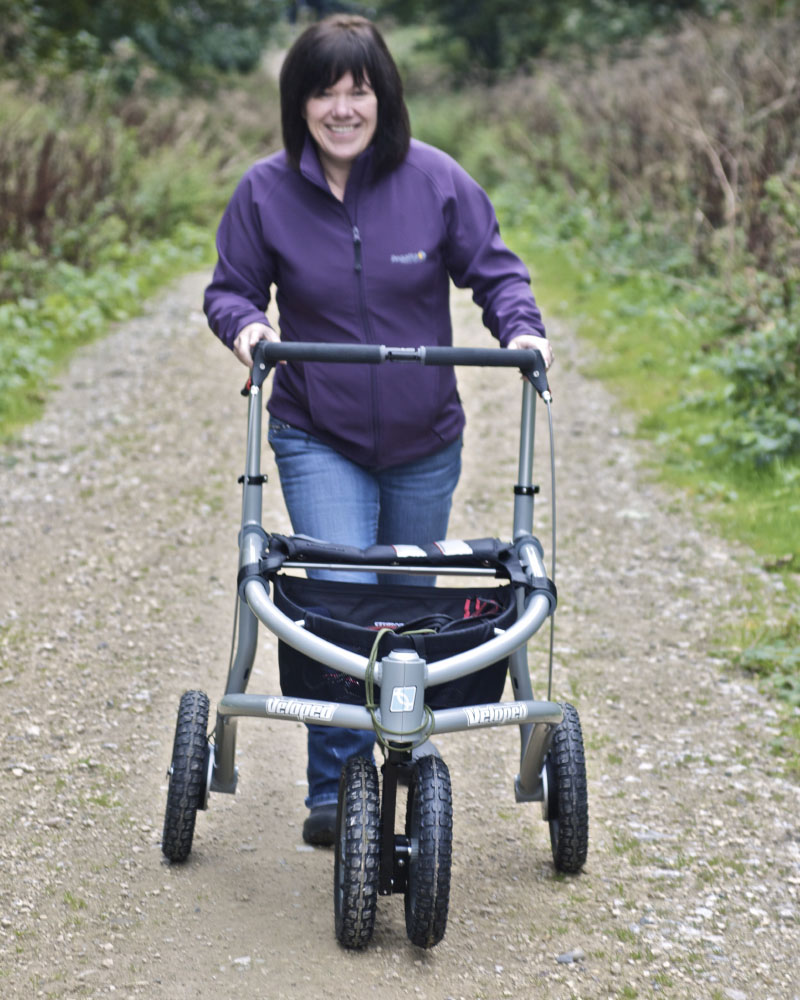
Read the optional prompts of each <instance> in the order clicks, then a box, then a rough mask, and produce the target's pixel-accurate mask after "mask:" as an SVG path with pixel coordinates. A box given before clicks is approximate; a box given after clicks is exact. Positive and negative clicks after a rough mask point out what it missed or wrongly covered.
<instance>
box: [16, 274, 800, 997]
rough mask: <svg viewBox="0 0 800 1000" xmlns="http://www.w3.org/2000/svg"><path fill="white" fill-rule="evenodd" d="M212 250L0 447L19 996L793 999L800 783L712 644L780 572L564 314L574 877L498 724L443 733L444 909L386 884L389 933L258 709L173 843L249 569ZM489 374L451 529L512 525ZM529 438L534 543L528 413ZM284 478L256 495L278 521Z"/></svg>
mask: <svg viewBox="0 0 800 1000" xmlns="http://www.w3.org/2000/svg"><path fill="white" fill-rule="evenodd" d="M202 283H203V278H202V276H195V277H193V278H189V279H186V280H185V281H183V282H182V283H180V284H179V285H178V286H176V287H175V288H173V289H172V290H170V291H169V292H168V293H167V294H166V295H165V296H163V297H162V298H161V299H160V300H159V301H157V302H155V303H153V305H152V306H151V308H150V309H149V310H148V312H147V314H146V315H145V316H143V317H141V318H139V319H137V320H135V321H133V322H130V323H126V324H125V325H123V326H121V327H120V328H119V329H118V330H117V331H116V332H115V333H114V334H113V335H112V336H111V337H110V338H109V339H108V340H106V341H105V342H103V343H100V344H96V345H93V346H92V347H90V348H88V349H86V350H84V351H83V352H81V354H80V355H79V356H78V357H77V358H76V359H75V361H74V363H73V365H72V366H71V368H70V370H69V372H68V374H67V376H66V377H65V378H64V380H63V388H62V389H60V390H59V391H58V392H56V393H54V394H53V396H52V399H51V401H50V405H49V407H48V410H47V413H46V414H45V416H44V418H43V419H42V421H41V422H39V423H38V424H37V425H35V426H34V427H31V428H30V429H29V430H28V431H27V432H26V433H25V434H24V436H23V437H22V439H21V441H20V442H19V443H18V444H16V445H15V446H13V447H12V448H10V449H8V450H7V451H6V453H5V454H4V456H3V459H4V461H3V463H2V465H0V553H2V554H1V555H0V595H1V596H0V690H2V692H3V695H4V697H3V704H4V713H3V714H4V726H3V755H2V759H3V767H2V770H1V771H0V817H1V821H2V830H3V836H2V842H0V871H2V886H1V888H0V992H2V995H3V996H4V997H14V998H23V1000H27V998H33V997H59V998H68V997H105V996H108V995H111V994H113V995H114V996H117V997H124V998H133V997H147V998H152V1000H156V998H158V1000H160V998H164V1000H167V998H170V1000H172V998H174V1000H182V998H195V997H198V998H203V1000H217V998H223V997H225V998H227V997H229V996H231V995H233V994H235V995H236V996H237V997H241V998H270V1000H272V998H283V997H285V998H287V1000H288V998H292V1000H294V998H304V1000H306V998H316V997H331V998H333V997H335V998H342V997H351V996H363V995H368V994H369V993H370V992H372V991H374V992H376V993H377V992H378V991H380V995H381V996H382V997H383V998H386V1000H394V998H400V997H409V996H411V997H420V998H428V1000H446V998H454V1000H456V998H464V1000H477V998H484V1000H495V998H500V997H514V998H517V997H519V998H523V997H524V998H530V997H540V996H547V997H549V998H557V1000H561V998H570V997H581V998H606V997H627V998H632V997H646V996H655V995H658V996H661V997H669V998H672V997H675V998H678V997H681V998H683V997H686V998H692V1000H694V998H709V1000H751V998H756V997H758V998H759V1000H766V998H768V997H772V998H776V1000H777V998H781V1000H797V998H798V997H800V971H798V960H797V956H798V954H800V906H799V904H798V893H799V892H800V819H799V817H800V801H798V800H799V799H800V796H799V795H798V788H797V787H796V786H795V785H794V784H792V783H791V782H790V781H788V780H787V779H786V778H785V777H784V775H783V774H782V771H781V761H780V760H779V759H778V758H776V757H774V756H773V755H772V754H771V752H770V744H771V741H772V739H773V737H774V735H775V728H774V720H775V716H774V712H773V711H772V709H771V708H770V706H769V704H768V703H767V702H766V701H765V700H764V699H763V698H762V697H761V696H760V695H759V694H758V693H757V692H756V691H755V689H754V688H753V687H752V686H751V685H750V684H749V683H748V682H747V680H746V679H744V678H742V677H740V676H737V675H735V674H733V673H731V672H730V671H729V670H727V669H726V664H725V663H724V661H723V660H721V659H719V658H718V657H717V656H715V653H714V650H715V645H714V636H715V634H716V633H717V629H718V628H719V627H720V625H722V624H724V623H726V622H729V621H732V620H734V619H735V616H736V614H737V612H738V610H739V609H740V608H742V607H743V606H746V605H747V604H748V603H749V602H751V601H752V600H755V598H754V597H753V596H752V595H751V594H750V591H749V587H750V586H752V585H757V586H758V587H759V588H763V587H766V588H769V587H770V586H772V585H773V584H772V583H771V582H770V580H768V579H762V577H761V576H760V575H759V573H758V572H757V571H755V570H754V569H753V566H752V563H751V561H750V559H749V557H748V554H747V553H746V552H740V551H737V550H735V549H733V548H732V547H731V546H728V545H726V544H723V543H721V542H720V541H719V540H717V539H715V538H714V537H713V536H711V535H709V534H708V533H704V532H702V531H701V530H699V529H698V528H697V527H696V526H695V525H693V524H692V523H691V521H689V520H688V517H687V515H686V514H685V512H684V511H683V509H682V508H681V505H680V503H679V502H671V501H670V499H669V498H668V497H667V496H665V495H664V493H663V492H661V491H660V490H659V489H658V488H656V487H654V486H652V485H651V484H650V483H649V482H648V481H647V478H646V477H644V476H643V475H642V474H641V472H640V471H639V469H640V467H641V466H640V463H641V457H642V455H643V452H642V450H641V448H640V446H638V445H636V444H635V442H633V441H632V439H631V437H630V435H629V428H628V425H627V423H626V421H625V418H624V417H621V416H620V415H619V414H615V413H614V410H613V407H612V406H611V404H610V402H609V400H608V398H607V397H606V395H605V394H604V392H603V391H602V389H601V388H600V387H599V386H598V385H597V384H595V383H593V382H591V381H589V380H587V379H586V378H585V376H584V375H582V374H581V372H580V370H579V367H580V368H584V367H585V360H584V359H583V358H582V356H581V355H580V353H579V347H578V345H577V343H576V342H575V340H574V338H573V337H572V335H571V334H570V333H569V331H568V330H566V329H563V330H562V329H558V330H556V329H554V330H553V331H552V335H553V337H554V340H555V341H556V355H557V359H558V360H557V368H556V369H555V372H554V389H555V393H556V405H555V419H556V433H557V457H558V467H559V565H558V585H559V598H560V604H559V613H558V629H557V644H556V649H557V654H556V681H555V695H556V697H558V698H560V699H563V700H569V701H572V702H573V703H574V704H575V705H576V706H577V707H578V709H579V710H580V713H581V719H582V722H583V727H584V735H585V741H586V747H587V760H588V768H589V782H590V790H589V794H590V814H591V842H590V854H589V860H588V864H587V866H586V870H585V871H584V873H583V874H582V875H581V876H579V877H576V878H567V879H565V878H556V877H555V876H554V873H553V869H552V865H551V860H550V847H549V841H548V837H547V829H546V826H545V824H544V823H542V822H541V820H540V818H539V809H538V807H537V806H530V805H529V806H519V805H516V804H515V803H514V796H513V778H514V774H515V773H516V769H517V756H518V741H517V738H516V736H515V734H514V732H513V731H512V730H510V729H505V730H486V731H480V732H474V733H470V734H458V735H454V736H449V737H443V738H442V739H441V740H440V748H441V750H442V753H443V755H444V757H445V759H446V760H447V762H448V764H449V766H450V770H451V773H452V776H453V790H454V808H455V837H454V869H453V874H454V879H453V891H452V896H451V908H450V922H449V926H448V931H447V935H446V937H445V940H444V942H443V943H442V944H441V945H440V946H439V947H438V948H436V949H434V950H433V951H431V952H420V951H418V950H416V949H414V948H413V947H412V946H411V945H409V944H408V942H407V940H406V938H405V930H404V923H403V904H402V899H400V898H399V897H398V898H389V899H381V900H380V901H379V907H378V919H377V927H376V933H375V937H374V942H373V945H372V946H371V947H370V948H369V949H368V950H367V951H366V952H364V953H358V954H353V953H348V952H345V951H343V950H342V949H340V948H339V947H338V946H337V944H336V942H335V939H334V935H333V915H332V893H331V882H332V867H333V865H332V855H331V852H330V851H328V850H309V849H307V848H306V847H305V846H304V845H303V843H302V838H301V826H302V821H303V817H304V812H305V810H304V807H303V797H304V794H305V787H304V786H305V781H304V767H305V760H304V731H303V729H302V728H301V727H300V726H299V725H295V724H293V723H266V722H263V721H255V720H253V721H251V722H247V721H245V722H243V723H241V724H240V727H239V749H240V760H239V766H240V771H241V779H240V783H239V791H238V792H237V794H236V796H235V797H229V796H219V795H215V796H212V799H211V804H210V809H209V811H208V812H207V813H204V814H201V815H200V817H199V819H198V826H197V833H196V837H195V847H194V851H193V854H192V856H191V859H190V861H189V862H188V863H187V864H185V865H183V866H174V867H170V866H169V865H167V864H166V863H165V862H164V861H163V860H162V856H161V853H160V848H159V840H160V833H161V824H162V817H163V806H164V790H165V778H164V775H165V770H166V767H167V764H168V759H169V752H170V747H171V741H172V734H173V728H174V722H175V710H176V707H177V701H178V698H179V696H180V694H181V692H182V691H183V690H184V689H185V688H187V687H202V688H204V689H205V690H207V691H208V693H209V694H210V696H211V699H212V710H213V703H214V701H215V699H216V698H218V697H219V696H220V694H221V693H222V686H223V683H224V676H225V671H226V668H227V661H228V653H229V646H230V638H231V625H232V618H233V608H234V595H235V591H234V581H235V573H236V534H237V529H238V518H239V492H238V487H237V485H236V478H237V476H238V475H239V474H240V473H241V471H242V465H243V460H244V414H245V407H246V404H245V401H244V400H242V398H241V397H240V396H239V394H238V389H239V388H240V385H241V382H242V372H243V370H242V369H241V368H240V367H239V366H238V365H236V364H235V363H234V361H233V360H232V358H231V357H230V356H229V355H227V353H226V352H225V351H224V350H223V348H221V347H220V346H219V345H218V344H217V343H216V342H215V341H214V339H213V337H212V336H211V335H210V334H209V333H208V332H207V331H206V329H205V323H204V320H203V319H202V317H201V316H199V314H198V311H197V310H198V303H199V300H200V292H201V288H202ZM456 317H457V326H458V329H459V334H458V340H459V342H461V343H465V344H466V343H471V344H484V343H485V340H484V335H483V333H482V331H481V330H480V329H479V327H478V326H477V315H476V312H475V310H474V308H473V307H472V306H471V304H470V303H469V302H468V301H466V300H464V299H462V298H459V299H458V301H457V305H456ZM579 360H580V362H581V364H580V366H579V364H578V361H579ZM499 377H500V378H503V377H505V379H506V382H505V383H503V384H502V385H500V386H499V387H498V384H497V382H496V381H495V377H494V376H481V375H478V374H477V373H472V375H471V376H468V375H465V376H462V377H461V385H462V396H463V397H464V399H465V401H466V403H467V405H468V408H469V417H470V424H469V433H468V437H467V453H468V455H469V456H471V457H470V459H469V461H468V462H467V465H466V468H465V473H464V476H463V481H462V484H461V486H460V488H459V494H458V499H457V503H456V511H455V514H454V517H453V523H452V531H451V534H452V535H453V536H454V537H457V536H462V537H469V536H476V535H483V534H490V533H497V534H501V535H506V534H507V533H508V530H509V528H510V508H511V496H510V487H511V485H512V484H513V482H514V478H515V447H516V426H517V418H518V410H517V405H518V404H517V400H516V396H515V393H514V392H512V391H509V387H508V386H509V383H508V376H499ZM539 412H540V420H539V430H540V431H543V430H544V419H543V415H542V410H541V409H540V411H539ZM540 437H541V435H540ZM539 458H540V459H541V461H540V463H539V465H538V468H539V477H540V482H541V483H542V486H543V491H542V492H543V498H542V500H541V501H540V504H539V508H538V511H537V526H538V530H539V532H540V535H541V537H542V540H543V541H544V542H545V543H547V542H548V539H549V520H548V516H547V509H546V508H547V505H548V503H547V501H548V498H549V478H548V475H547V466H546V461H545V459H546V447H545V446H544V439H543V438H542V446H541V447H540V448H539ZM265 459H266V461H265V465H266V467H267V471H269V470H270V468H271V462H270V460H269V458H268V456H267V455H266V454H265ZM276 479H277V477H273V483H272V486H271V489H270V491H269V492H268V493H267V494H266V497H267V499H266V501H265V523H266V525H267V527H269V528H270V529H273V530H277V529H281V530H285V529H287V528H288V524H287V522H286V517H285V514H284V512H283V509H282V507H281V504H280V500H279V491H278V488H277V482H276ZM270 498H271V499H270ZM539 511H540V512H541V514H540V513H539ZM546 547H547V548H549V546H547V544H546ZM545 646H546V641H545V639H544V638H542V639H541V640H539V641H537V643H536V644H534V647H533V648H532V651H531V662H532V667H533V669H534V680H535V683H536V682H538V681H539V679H542V680H543V679H544V676H545V655H544V650H545ZM273 653H274V647H273V644H272V643H271V642H270V641H269V637H268V636H264V637H263V638H262V641H261V645H260V651H259V659H258V662H257V665H256V671H255V675H254V678H253V681H252V683H251V690H254V691H258V690H262V691H267V690H270V691H275V690H276V689H277V681H276V668H275V664H274V659H273ZM537 686H538V688H539V690H540V691H541V684H540V683H539V684H537Z"/></svg>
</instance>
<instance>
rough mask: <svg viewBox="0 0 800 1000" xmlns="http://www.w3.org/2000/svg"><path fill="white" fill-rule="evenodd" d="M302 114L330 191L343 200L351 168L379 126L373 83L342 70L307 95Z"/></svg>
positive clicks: (376, 99)
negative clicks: (357, 80) (326, 83)
mask: <svg viewBox="0 0 800 1000" xmlns="http://www.w3.org/2000/svg"><path fill="white" fill-rule="evenodd" d="M303 117H304V118H305V120H306V125H307V126H308V131H309V134H310V135H311V138H312V139H313V140H314V142H315V143H316V145H317V155H318V156H319V159H320V163H321V164H322V169H323V170H324V172H325V177H326V178H327V181H328V184H329V185H330V187H331V191H332V192H333V193H334V194H335V195H336V197H337V198H338V199H339V201H344V189H345V186H346V184H347V178H348V177H349V176H350V167H351V165H352V163H353V161H354V160H355V158H356V157H357V156H359V155H360V154H361V153H363V152H364V151H365V150H366V148H367V146H369V144H370V143H371V142H372V138H373V136H374V135H375V129H376V127H377V125H378V98H377V97H376V96H375V91H374V90H373V89H372V84H371V83H370V82H369V80H368V79H367V78H366V77H364V79H363V80H362V82H361V83H356V82H355V80H354V79H353V74H352V73H345V75H344V76H343V77H342V78H341V79H340V80H337V82H336V83H334V84H331V86H330V87H326V88H325V89H324V90H322V91H321V92H320V93H318V94H314V95H313V96H312V97H309V99H308V101H307V102H306V107H305V111H304V113H303Z"/></svg>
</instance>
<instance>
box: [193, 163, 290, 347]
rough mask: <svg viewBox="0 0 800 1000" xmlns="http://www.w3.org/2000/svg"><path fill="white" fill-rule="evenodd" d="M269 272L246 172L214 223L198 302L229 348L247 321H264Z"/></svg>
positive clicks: (271, 275)
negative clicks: (213, 253)
mask: <svg viewBox="0 0 800 1000" xmlns="http://www.w3.org/2000/svg"><path fill="white" fill-rule="evenodd" d="M274 272H275V267H274V262H273V258H272V254H271V253H270V251H269V248H268V246H267V244H266V241H265V239H264V236H263V233H262V227H261V218H260V215H259V212H258V207H257V205H256V202H255V199H254V196H253V180H252V177H251V175H250V173H248V174H245V176H244V177H243V178H242V180H241V181H240V183H239V185H238V187H237V188H236V190H235V191H234V194H233V197H232V198H231V200H230V202H229V204H228V207H227V208H226V209H225V212H224V214H223V216H222V221H221V222H220V224H219V229H218V230H217V265H216V267H215V268H214V275H213V278H212V280H211V283H210V284H209V286H208V287H207V288H206V292H205V298H204V302H203V308H204V309H205V313H206V316H207V317H208V324H209V326H210V327H211V329H212V330H213V331H214V333H215V334H216V335H217V336H218V337H219V339H220V340H221V341H222V342H223V343H224V344H226V345H227V346H228V347H233V342H234V340H235V339H236V335H237V334H238V333H239V331H240V330H241V329H242V328H243V327H245V326H247V324H248V323H256V322H258V323H266V322H267V319H266V317H265V315H264V313H265V311H266V308H267V306H268V305H269V301H270V286H271V285H272V283H273V281H274V277H275V274H274Z"/></svg>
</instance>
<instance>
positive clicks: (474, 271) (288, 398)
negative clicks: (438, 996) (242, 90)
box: [205, 15, 552, 844]
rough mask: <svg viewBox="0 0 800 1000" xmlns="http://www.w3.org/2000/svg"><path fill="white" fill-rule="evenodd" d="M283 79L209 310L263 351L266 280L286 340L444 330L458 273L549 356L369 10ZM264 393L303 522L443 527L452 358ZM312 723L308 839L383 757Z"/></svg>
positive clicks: (424, 539) (487, 310)
mask: <svg viewBox="0 0 800 1000" xmlns="http://www.w3.org/2000/svg"><path fill="white" fill-rule="evenodd" d="M280 90H281V126H282V131H283V138H284V143H285V149H284V150H283V151H282V152H280V153H276V154H275V155H274V156H270V157H268V158H267V159H265V160H261V161H260V162H259V163H256V164H255V165H254V166H253V167H251V169H250V170H249V171H248V172H247V173H246V174H245V176H244V178H243V179H242V181H241V183H240V184H239V186H238V188H237V189H236V191H235V193H234V196H233V198H232V200H231V202H230V204H229V206H228V208H227V209H226V211H225V214H224V216H223V219H222V222H221V224H220V227H219V233H218V237H217V248H218V251H219V262H218V264H217V267H216V270H215V272H214V278H213V281H212V282H211V284H210V285H209V287H208V289H207V290H206V303H205V304H206V313H207V315H208V318H209V323H210V325H211V327H212V329H213V330H214V331H215V333H216V334H217V335H218V336H219V337H220V338H221V339H222V340H223V341H224V342H225V343H226V344H227V345H228V346H229V347H231V348H232V349H233V351H234V352H235V354H236V356H237V357H238V358H239V359H240V360H241V361H242V362H243V363H245V364H248V365H249V364H252V355H251V351H252V349H253V347H254V345H255V344H256V343H257V342H258V341H259V340H261V339H267V340H273V341H275V340H278V339H279V337H278V333H277V331H276V330H274V329H273V328H272V327H271V326H269V324H268V323H267V321H266V319H265V315H264V313H265V310H266V308H267V305H268V304H269V301H270V295H271V286H272V285H273V284H274V285H275V286H276V289H277V296H276V297H277V305H278V311H279V313H280V339H281V340H284V341H317V342H322V343H368V344H385V345H389V346H392V347H418V346H420V345H421V344H426V345H441V346H449V345H450V344H451V342H452V328H451V322H450V281H451V279H452V280H453V281H454V282H455V283H456V284H457V285H459V286H460V287H470V288H471V289H472V292H473V297H474V299H475V301H476V302H477V303H478V305H479V306H480V307H481V308H482V310H483V319H484V323H485V325H486V326H487V327H488V328H489V330H490V331H491V333H492V334H493V335H494V336H495V337H496V338H497V339H498V340H499V341H500V344H501V345H502V346H503V347H536V348H538V349H539V350H540V351H541V353H542V355H543V357H544V360H545V364H549V363H550V362H551V360H552V353H551V351H550V345H549V343H548V341H547V340H546V339H545V336H544V325H543V323H542V318H541V315H540V313H539V309H538V307H537V305H536V302H535V300H534V297H533V295H532V294H531V289H530V282H529V278H528V272H527V270H526V269H525V266H524V265H523V263H522V261H520V260H519V258H518V257H516V256H515V255H514V254H513V253H511V251H510V250H509V249H508V247H506V245H505V244H504V243H503V241H502V240H501V238H500V233H499V228H498V224H497V218H496V216H495V212H494V209H493V208H492V205H491V203H490V201H489V199H488V197H487V196H486V194H485V192H484V191H483V190H482V189H481V188H480V187H479V186H478V184H476V183H475V181H474V180H473V179H472V178H471V177H470V176H469V175H468V174H467V173H466V172H465V171H464V170H463V169H462V168H461V167H460V166H459V165H458V164H457V163H455V161H454V160H452V159H451V158H450V157H449V156H446V155H445V154H444V153H442V152H441V151H440V150H438V149H434V148H433V147H432V146H427V145H425V144H424V143H421V142H416V141H414V140H413V139H411V134H410V127H409V120H408V112H407V110H406V106H405V101H404V99H403V85H402V81H401V79H400V75H399V73H398V71H397V67H396V65H395V63H394V60H393V59H392V57H391V55H390V54H389V51H388V49H387V48H386V44H385V43H384V41H383V38H382V37H381V35H380V33H379V32H378V30H377V29H376V28H375V26H374V25H373V24H372V23H371V22H370V21H368V20H366V19H365V18H363V17H356V16H353V15H335V16H333V17H330V18H327V19H325V20H323V21H320V22H319V23H317V24H314V25H311V26H310V27H309V28H307V29H306V30H305V31H304V32H303V33H302V35H300V36H299V38H298V39H297V41H296V42H295V43H294V45H293V46H292V48H291V49H290V51H289V53H288V54H287V56H286V59H285V61H284V64H283V68H282V70H281V77H280ZM268 409H269V412H270V416H271V420H270V429H269V442H270V445H271V446H272V448H273V451H274V452H275V460H276V464H277V466H278V473H279V475H280V480H281V487H282V490H283V494H284V499H285V501H286V506H287V509H288V512H289V516H290V518H291V521H292V527H293V529H294V531H295V532H296V533H298V534H306V535H311V536H313V537H316V538H323V539H325V540H327V541H329V542H334V543H339V544H346V545H355V546H357V547H359V548H367V547H368V546H370V545H374V544H376V543H386V544H393V545H397V544H403V545H424V544H426V543H429V542H433V541H436V540H437V539H441V538H444V537H446V534H447V522H448V518H449V514H450V504H451V498H452V495H453V490H454V489H455V486H456V483H457V481H458V477H459V473H460V469H461V431H462V428H463V426H464V414H463V410H462V408H461V401H460V399H459V396H458V391H457V388H456V381H455V375H454V373H453V370H452V369H445V368H432V367H427V368H426V367H422V368H415V369H414V371H413V372H412V371H410V370H409V369H408V368H406V367H404V366H399V365H398V366H393V365H382V366H376V367H373V368H368V367H367V366H359V365H334V366H321V365H317V364H309V365H297V364H284V365H278V369H277V371H276V372H275V375H274V378H273V387H272V394H271V396H270V400H269V403H268ZM312 575H316V576H318V577H321V576H324V575H326V573H325V571H312ZM328 575H329V574H328ZM357 575H358V574H357ZM364 576H365V574H360V577H361V578H363V577H364ZM340 577H341V575H340ZM366 577H367V581H369V582H373V579H374V578H373V577H371V576H370V575H369V574H366ZM393 582H403V583H406V582H413V583H415V584H423V583H426V582H427V583H432V582H433V581H432V579H431V578H429V577H421V576H415V577H411V578H410V581H408V580H407V579H405V578H402V579H401V581H398V580H397V579H395V580H394V581H393ZM308 729H309V736H308V746H309V756H308V785H309V788H308V792H309V794H308V798H307V799H306V804H307V805H308V807H309V809H310V810H311V811H310V814H309V817H308V819H307V820H306V824H305V826H304V828H303V836H304V837H305V839H306V840H307V841H309V842H310V843H315V844H321V843H328V844H329V843H332V841H333V837H334V820H335V817H336V800H337V795H338V786H339V774H340V772H341V768H342V764H343V763H344V762H345V761H347V760H348V759H349V758H351V757H354V756H361V757H367V758H371V756H372V744H373V740H374V734H373V733H372V732H371V731H370V732H364V731H361V732H359V731H354V730H345V729H338V728H335V729H332V728H326V727H324V726H318V725H309V727H308Z"/></svg>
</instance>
